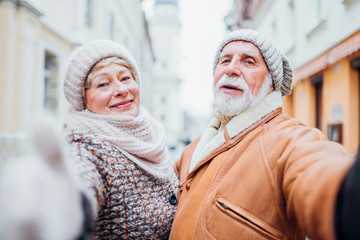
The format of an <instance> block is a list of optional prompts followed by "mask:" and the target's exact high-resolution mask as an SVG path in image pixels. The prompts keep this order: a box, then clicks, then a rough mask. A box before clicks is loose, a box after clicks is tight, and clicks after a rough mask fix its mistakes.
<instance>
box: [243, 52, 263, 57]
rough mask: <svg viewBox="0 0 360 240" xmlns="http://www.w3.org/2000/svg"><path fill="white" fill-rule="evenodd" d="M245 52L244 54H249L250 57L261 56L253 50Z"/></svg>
mask: <svg viewBox="0 0 360 240" xmlns="http://www.w3.org/2000/svg"><path fill="white" fill-rule="evenodd" d="M243 54H244V55H247V56H249V57H254V58H255V57H259V56H258V54H256V53H253V52H244V53H243Z"/></svg>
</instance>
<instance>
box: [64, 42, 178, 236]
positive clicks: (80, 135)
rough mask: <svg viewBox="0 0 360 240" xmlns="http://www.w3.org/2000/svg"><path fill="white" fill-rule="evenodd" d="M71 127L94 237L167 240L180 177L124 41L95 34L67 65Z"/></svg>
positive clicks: (68, 130) (67, 123) (68, 121)
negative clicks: (142, 99)
mask: <svg viewBox="0 0 360 240" xmlns="http://www.w3.org/2000/svg"><path fill="white" fill-rule="evenodd" d="M64 92H65V96H66V98H67V100H68V101H69V103H70V104H71V108H70V109H69V111H68V113H67V115H66V118H65V125H64V126H65V131H66V133H67V135H68V138H69V141H70V142H71V152H72V153H73V154H74V155H75V156H76V158H75V160H76V164H77V168H78V171H79V173H80V174H79V175H80V176H81V180H82V181H83V183H84V184H85V185H86V189H85V192H86V196H87V198H88V199H89V200H90V203H91V204H90V205H91V209H92V212H93V213H94V214H93V215H94V219H95V220H94V222H93V223H94V233H93V235H94V238H95V239H167V238H168V235H169V232H170V228H171V223H172V220H173V218H174V214H175V210H176V205H177V200H176V196H177V192H178V179H177V177H176V175H175V174H174V172H173V170H172V167H171V165H170V163H169V159H168V152H167V147H166V140H165V131H164V129H163V127H162V126H161V125H160V124H159V123H158V122H157V121H155V120H154V119H153V118H152V117H151V116H150V115H149V113H148V112H147V111H146V110H145V109H144V108H143V107H141V105H140V75H139V71H138V67H137V65H136V63H135V61H134V59H133V57H132V56H131V55H130V54H129V52H128V51H127V50H126V49H124V48H123V47H122V46H121V45H119V44H117V43H114V42H111V41H107V40H96V41H92V42H90V43H88V44H85V45H83V46H82V47H80V48H79V49H77V50H76V51H75V52H74V53H73V54H72V56H71V57H70V61H69V64H68V67H67V70H66V75H65V80H64Z"/></svg>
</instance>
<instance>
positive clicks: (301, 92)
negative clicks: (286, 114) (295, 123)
mask: <svg viewBox="0 0 360 240" xmlns="http://www.w3.org/2000/svg"><path fill="white" fill-rule="evenodd" d="M292 101H293V109H292V113H293V116H294V117H295V118H297V119H298V120H300V121H301V122H303V123H304V124H306V125H308V126H312V127H315V98H314V89H313V87H312V85H311V84H310V81H309V79H305V80H303V81H300V82H297V83H296V84H294V88H293V93H292Z"/></svg>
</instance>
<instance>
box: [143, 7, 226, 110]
mask: <svg viewBox="0 0 360 240" xmlns="http://www.w3.org/2000/svg"><path fill="white" fill-rule="evenodd" d="M178 2H179V8H180V12H179V15H180V21H181V24H182V27H181V33H182V34H181V36H182V39H181V40H182V41H181V50H182V61H181V64H182V66H181V77H182V79H183V83H182V85H181V89H180V95H181V99H180V104H181V106H182V107H183V108H185V109H186V110H187V111H190V112H192V113H196V114H210V113H211V111H212V109H211V107H212V102H213V97H212V82H213V78H212V62H213V58H214V54H215V50H216V48H217V46H218V44H219V43H220V41H221V39H222V37H223V35H224V33H225V26H224V21H223V18H224V16H225V15H226V14H227V13H228V11H229V8H230V6H231V4H232V0H178ZM145 4H146V5H148V6H151V5H152V4H153V0H147V1H146V2H145Z"/></svg>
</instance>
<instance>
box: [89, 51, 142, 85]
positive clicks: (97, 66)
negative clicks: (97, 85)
mask: <svg viewBox="0 0 360 240" xmlns="http://www.w3.org/2000/svg"><path fill="white" fill-rule="evenodd" d="M110 63H116V64H119V65H121V66H123V67H126V68H127V69H128V70H129V72H130V74H131V77H132V78H134V79H135V74H134V70H133V68H132V67H131V65H130V64H129V63H128V62H127V61H125V60H123V59H121V58H119V57H107V58H104V59H102V60H100V61H99V62H97V63H96V64H95V65H94V66H92V67H91V69H90V71H89V74H88V76H87V77H86V81H85V89H84V90H86V89H89V88H90V87H91V84H92V82H93V75H92V72H93V71H97V70H99V69H100V68H102V67H104V66H106V65H109V64H110ZM135 81H137V79H135Z"/></svg>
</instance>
